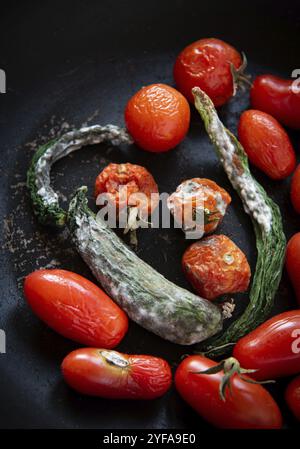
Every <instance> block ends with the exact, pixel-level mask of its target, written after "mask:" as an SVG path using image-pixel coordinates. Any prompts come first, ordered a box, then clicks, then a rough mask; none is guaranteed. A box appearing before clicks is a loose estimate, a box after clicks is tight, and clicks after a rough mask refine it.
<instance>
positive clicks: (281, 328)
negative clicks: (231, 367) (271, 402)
mask: <svg viewBox="0 0 300 449" xmlns="http://www.w3.org/2000/svg"><path fill="white" fill-rule="evenodd" d="M299 329H300V310H291V311H288V312H284V313H281V314H279V315H276V316H274V317H273V318H271V319H269V320H268V321H266V322H265V323H263V324H261V325H260V326H258V327H257V328H256V329H255V330H254V331H252V332H250V333H249V334H248V335H246V336H245V337H243V338H241V339H240V340H239V341H238V343H237V344H236V345H235V347H234V350H233V357H235V358H237V359H238V361H239V362H240V364H241V366H242V367H243V368H246V369H256V370H257V371H256V372H254V373H251V377H253V378H254V379H256V380H270V379H277V378H279V377H285V376H290V375H293V374H297V373H298V372H299V371H300V356H299V353H297V352H295V351H294V350H293V343H295V341H296V335H294V334H293V331H297V330H299ZM299 336H300V335H298V337H299Z"/></svg>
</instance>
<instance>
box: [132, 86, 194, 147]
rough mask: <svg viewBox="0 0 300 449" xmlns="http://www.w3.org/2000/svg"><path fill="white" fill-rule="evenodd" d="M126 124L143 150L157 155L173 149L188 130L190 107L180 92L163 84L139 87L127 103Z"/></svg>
mask: <svg viewBox="0 0 300 449" xmlns="http://www.w3.org/2000/svg"><path fill="white" fill-rule="evenodd" d="M125 122H126V126H127V129H128V131H129V133H130V134H131V136H132V137H133V139H134V141H135V142H136V143H137V144H138V145H139V146H140V147H141V148H143V149H144V150H147V151H153V152H156V153H160V152H163V151H168V150H171V149H172V148H174V147H176V145H178V144H179V143H180V142H181V141H182V140H183V139H184V137H185V135H186V133H187V132H188V129H189V126H190V107H189V104H188V102H187V101H186V99H185V98H184V96H183V95H181V93H180V92H178V91H177V90H176V89H174V88H173V87H171V86H167V85H166V84H151V85H150V86H146V87H142V89H141V90H139V91H138V92H137V93H136V94H135V95H134V96H133V97H132V98H131V99H130V100H129V101H128V103H127V105H126V109H125Z"/></svg>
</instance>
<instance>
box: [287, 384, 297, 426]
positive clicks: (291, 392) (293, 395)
mask: <svg viewBox="0 0 300 449" xmlns="http://www.w3.org/2000/svg"><path fill="white" fill-rule="evenodd" d="M285 401H286V403H287V405H288V407H289V409H290V410H291V412H292V413H293V415H294V416H295V418H296V419H298V421H300V376H298V377H295V379H293V380H292V381H291V382H290V383H289V384H288V386H287V389H286V391H285Z"/></svg>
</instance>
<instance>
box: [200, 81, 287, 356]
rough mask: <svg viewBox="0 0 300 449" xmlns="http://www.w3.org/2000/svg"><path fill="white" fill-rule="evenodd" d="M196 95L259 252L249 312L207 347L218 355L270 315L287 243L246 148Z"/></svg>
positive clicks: (208, 102)
mask: <svg viewBox="0 0 300 449" xmlns="http://www.w3.org/2000/svg"><path fill="white" fill-rule="evenodd" d="M193 94H194V97H195V106H196V108H197V110H198V112H199V113H200V115H201V117H202V119H203V121H204V124H205V127H206V130H207V133H208V135H209V137H210V139H211V140H212V142H213V144H214V145H215V147H216V150H217V154H218V156H219V159H220V161H221V163H222V164H223V167H224V170H225V172H226V173H227V176H228V178H229V180H230V182H231V184H232V186H233V187H234V189H235V190H236V191H237V193H238V194H239V196H240V198H241V200H242V202H243V205H244V209H245V211H246V212H247V213H248V214H249V215H250V217H251V220H252V222H253V226H254V230H255V234H256V245H257V252H258V255H257V264H256V271H255V274H254V278H253V281H252V287H251V292H250V301H249V304H248V306H247V308H246V310H245V311H244V313H243V314H242V315H241V316H240V317H239V318H238V319H237V320H236V321H235V322H234V323H233V324H231V325H230V326H229V328H228V329H227V330H226V331H225V332H224V333H223V334H222V335H221V336H220V337H217V338H215V339H213V341H212V342H210V345H209V347H207V348H206V349H207V350H211V352H210V354H215V355H217V354H220V353H223V352H224V351H226V349H227V346H226V345H228V344H230V343H234V342H236V341H237V340H239V339H240V338H241V337H242V336H244V335H245V334H246V333H247V332H249V331H251V330H252V329H254V328H256V327H257V326H258V325H259V324H260V323H262V322H263V321H265V320H266V318H267V317H268V316H269V314H270V311H271V309H272V307H273V303H274V295H275V293H276V290H277V287H278V284H279V282H280V279H281V273H282V266H283V262H284V253H285V243H286V240H285V235H284V232H283V228H282V220H281V214H280V210H279V208H278V206H277V205H276V204H275V203H274V202H273V201H272V200H271V199H270V198H269V197H268V195H267V194H266V192H265V190H264V189H263V188H262V186H261V185H260V184H259V183H258V182H257V181H256V180H255V179H254V178H253V176H252V175H251V172H250V170H249V165H248V159H247V156H246V154H245V152H244V149H243V147H242V146H241V144H240V143H239V141H238V140H237V139H236V138H235V137H234V135H233V134H232V133H231V132H230V131H229V130H227V129H226V128H225V126H224V125H223V124H222V122H221V121H220V119H219V117H218V114H217V112H216V110H215V108H214V106H213V103H212V102H211V100H210V98H209V97H208V96H207V95H206V94H205V93H204V92H203V91H202V90H201V89H199V88H197V87H196V88H194V89H193ZM221 346H223V347H222V348H221ZM217 347H219V349H217ZM214 348H215V350H214Z"/></svg>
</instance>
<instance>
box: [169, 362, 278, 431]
mask: <svg viewBox="0 0 300 449" xmlns="http://www.w3.org/2000/svg"><path fill="white" fill-rule="evenodd" d="M227 360H228V362H230V359H227ZM228 366H229V369H230V367H231V366H230V363H229V364H228ZM216 368H217V363H216V362H214V361H213V360H210V359H208V358H206V357H203V356H200V355H192V356H189V357H187V358H185V359H184V360H183V361H182V362H181V363H180V365H179V366H178V368H177V371H176V373H175V386H176V389H177V391H178V393H179V394H180V396H181V397H182V398H183V399H184V400H185V401H186V402H187V403H188V404H189V405H190V406H191V407H192V408H193V409H194V410H195V411H196V412H197V413H198V414H199V415H200V416H201V417H202V418H204V419H205V420H206V421H208V422H209V423H211V424H212V425H214V426H215V427H218V428H223V429H225V428H227V429H279V428H281V426H282V417H281V413H280V410H279V407H278V405H277V404H276V402H275V401H274V399H273V398H272V396H271V395H270V393H269V392H268V391H267V390H266V389H265V388H264V387H263V386H262V385H259V384H253V383H249V381H250V382H251V379H249V378H248V377H247V376H246V375H245V376H243V377H241V376H239V375H238V374H237V373H234V374H233V375H232V377H231V378H230V381H229V382H230V390H229V389H226V390H225V392H224V396H225V397H224V399H223V398H222V397H221V395H220V385H221V383H222V381H224V375H225V373H224V371H226V373H228V370H226V369H225V366H224V371H222V370H218V371H217V372H215V373H214V374H200V373H201V372H203V371H207V370H211V369H214V370H215V369H216Z"/></svg>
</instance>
